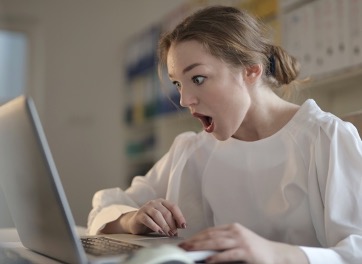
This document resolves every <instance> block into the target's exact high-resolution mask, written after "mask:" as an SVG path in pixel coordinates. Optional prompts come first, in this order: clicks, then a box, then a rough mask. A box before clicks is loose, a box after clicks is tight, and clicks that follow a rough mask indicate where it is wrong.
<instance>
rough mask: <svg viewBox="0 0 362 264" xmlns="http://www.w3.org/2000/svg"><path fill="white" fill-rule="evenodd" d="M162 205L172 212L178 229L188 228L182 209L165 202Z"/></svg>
mask: <svg viewBox="0 0 362 264" xmlns="http://www.w3.org/2000/svg"><path fill="white" fill-rule="evenodd" d="M162 205H163V206H165V207H166V208H167V209H168V210H169V211H170V212H171V214H172V216H173V219H174V220H175V221H176V223H177V227H178V228H186V219H185V217H184V216H183V214H182V212H181V210H180V208H179V207H178V206H177V205H176V204H174V203H171V202H169V201H167V200H164V201H163V202H162Z"/></svg>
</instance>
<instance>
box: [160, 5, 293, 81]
mask: <svg viewBox="0 0 362 264" xmlns="http://www.w3.org/2000/svg"><path fill="white" fill-rule="evenodd" d="M264 33H265V32H264V27H263V25H262V24H261V23H260V22H258V21H257V19H255V18H254V17H253V16H251V15H249V14H248V13H247V12H246V11H244V10H239V9H237V8H234V7H227V6H210V7H206V8H204V9H201V10H199V11H197V12H195V13H194V14H192V15H191V16H189V17H187V18H186V19H185V20H183V21H182V22H181V23H180V24H179V25H178V26H176V28H175V29H174V30H173V31H171V32H167V33H165V34H164V35H162V36H161V38H160V41H159V46H158V58H159V73H160V76H162V74H161V71H162V68H163V67H164V66H166V64H167V54H168V51H169V49H170V47H171V44H172V43H179V42H183V41H188V40H196V41H198V42H199V43H201V44H202V45H203V46H204V47H205V48H206V50H208V51H209V52H210V54H212V55H213V56H215V57H217V58H219V59H221V60H223V61H225V62H226V63H228V64H229V65H231V66H233V67H240V66H244V67H245V66H252V65H255V64H262V65H263V68H264V74H263V79H264V80H265V81H266V82H267V83H268V84H269V85H270V86H271V87H272V88H279V87H280V86H283V85H289V84H290V83H291V82H293V81H294V80H296V78H297V76H298V74H299V70H300V66H299V63H298V62H297V60H296V59H295V58H294V57H292V56H290V55H289V54H288V53H287V52H286V51H284V50H283V48H281V47H279V46H274V45H273V44H272V43H271V41H270V40H269V39H268V38H267V37H265V36H264Z"/></svg>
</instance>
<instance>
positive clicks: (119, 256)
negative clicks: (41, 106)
mask: <svg viewBox="0 0 362 264" xmlns="http://www.w3.org/2000/svg"><path fill="white" fill-rule="evenodd" d="M0 186H1V187H2V190H3V193H4V196H5V198H6V201H7V204H8V207H9V210H10V213H11V216H12V218H13V221H14V224H15V227H16V229H17V231H18V234H19V237H20V240H21V242H22V244H23V246H24V247H26V248H28V249H30V250H32V251H35V252H37V253H39V254H42V255H45V256H48V257H51V258H53V259H56V260H59V261H61V262H66V263H95V262H96V263H122V262H124V261H125V260H126V259H127V257H128V256H129V255H130V254H131V253H130V252H134V251H136V250H138V249H140V248H143V247H150V246H156V245H161V244H164V243H166V244H178V243H180V242H181V240H182V238H177V237H176V238H175V237H173V238H168V237H160V236H159V235H154V236H153V235H150V236H137V235H127V234H118V235H117V234H115V235H104V236H95V237H93V236H92V237H82V238H81V237H79V236H78V234H77V230H76V225H75V222H74V219H73V216H72V213H71V210H70V207H69V204H68V201H67V198H66V196H65V193H64V190H63V186H62V184H61V181H60V177H59V175H58V172H57V169H56V165H55V163H54V160H53V158H52V155H51V151H50V149H49V146H48V143H47V139H46V136H45V133H44V131H43V128H42V125H41V122H40V119H39V116H38V114H37V110H36V107H35V104H34V102H33V100H32V99H31V98H30V97H28V96H24V95H22V96H19V97H17V98H15V99H13V100H11V101H10V102H8V103H6V104H4V105H2V106H0ZM97 241H98V242H99V243H101V244H102V243H103V242H104V243H103V245H104V244H107V245H111V246H113V247H114V248H116V252H117V253H114V252H113V253H109V254H108V252H109V251H108V247H107V250H104V251H102V248H101V249H99V248H98V247H96V248H95V246H94V243H96V242H97ZM120 247H122V248H126V249H125V250H124V252H123V253H119V252H120V251H119V250H120V249H119V248H120ZM94 249H95V250H94ZM133 254H136V253H133ZM188 254H189V255H190V257H191V258H192V259H193V260H194V261H198V260H201V259H204V258H205V257H207V256H208V255H209V254H210V252H207V251H205V252H203V251H199V252H192V253H191V252H190V253H188Z"/></svg>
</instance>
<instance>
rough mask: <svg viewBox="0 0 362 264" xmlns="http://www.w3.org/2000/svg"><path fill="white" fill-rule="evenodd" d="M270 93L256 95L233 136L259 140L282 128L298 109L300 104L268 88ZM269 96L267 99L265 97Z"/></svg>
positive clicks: (245, 139)
mask: <svg viewBox="0 0 362 264" xmlns="http://www.w3.org/2000/svg"><path fill="white" fill-rule="evenodd" d="M268 91H269V92H268V94H265V92H263V93H262V94H261V95H262V96H255V97H254V98H253V99H252V102H253V103H252V105H251V106H250V108H249V111H248V113H247V115H246V117H245V119H244V121H243V122H242V124H241V126H240V127H239V129H238V130H237V131H236V133H235V134H234V136H233V137H235V138H237V139H240V140H244V141H257V140H261V139H263V138H267V137H270V136H271V135H273V134H275V133H276V132H278V131H279V130H280V129H282V128H283V127H284V126H285V125H286V124H287V123H288V122H289V121H290V119H292V117H293V116H294V114H295V113H296V112H297V111H298V109H299V106H298V105H295V104H292V103H290V102H287V101H285V100H283V99H281V98H280V97H279V96H278V95H276V94H275V93H274V92H273V91H271V90H270V89H268ZM265 98H267V99H265Z"/></svg>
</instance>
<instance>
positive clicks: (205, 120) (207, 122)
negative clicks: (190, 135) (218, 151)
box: [192, 113, 215, 133]
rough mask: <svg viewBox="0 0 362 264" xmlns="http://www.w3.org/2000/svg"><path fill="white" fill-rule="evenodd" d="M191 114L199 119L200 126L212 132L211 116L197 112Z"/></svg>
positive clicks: (212, 122) (212, 121)
mask: <svg viewBox="0 0 362 264" xmlns="http://www.w3.org/2000/svg"><path fill="white" fill-rule="evenodd" d="M192 115H193V116H194V117H196V118H198V119H199V120H200V121H201V123H202V126H203V127H204V130H205V131H206V132H208V133H212V132H213V131H214V126H215V124H214V120H213V119H212V117H211V116H206V115H202V114H199V113H193V114H192Z"/></svg>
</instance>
